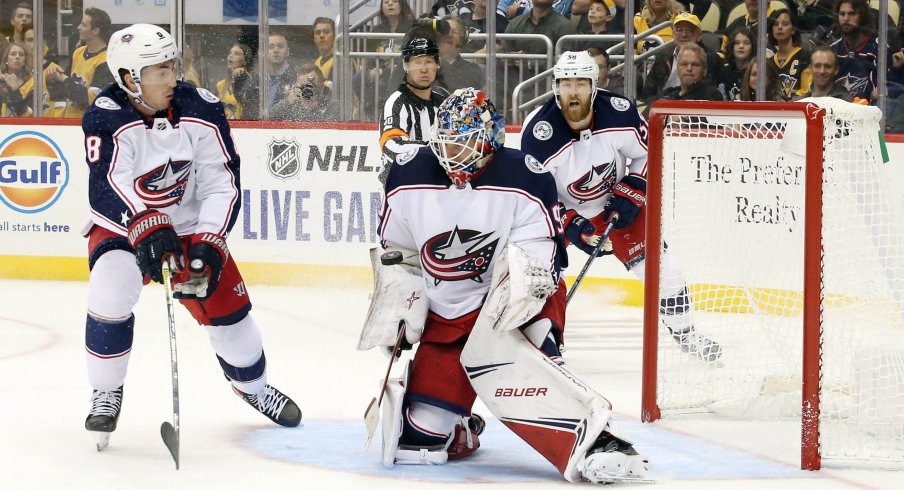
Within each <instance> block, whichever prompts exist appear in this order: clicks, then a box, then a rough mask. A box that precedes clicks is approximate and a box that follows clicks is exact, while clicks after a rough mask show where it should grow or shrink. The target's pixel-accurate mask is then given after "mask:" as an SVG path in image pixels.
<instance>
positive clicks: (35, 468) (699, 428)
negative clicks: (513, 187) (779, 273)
mask: <svg viewBox="0 0 904 490" xmlns="http://www.w3.org/2000/svg"><path fill="white" fill-rule="evenodd" d="M584 287H585V286H582V288H584ZM249 289H250V294H251V297H252V300H253V302H254V310H253V314H254V316H255V318H256V320H257V322H258V323H259V324H260V325H261V328H262V330H263V334H264V348H265V350H266V353H267V360H268V365H269V380H270V382H271V383H272V384H273V385H275V386H277V387H278V388H279V389H280V390H282V391H283V392H285V393H287V394H288V395H290V396H292V397H293V398H294V399H295V400H296V401H297V402H298V403H299V405H300V406H301V408H302V411H303V412H304V420H303V426H302V427H299V428H295V429H284V428H278V427H276V426H274V425H273V424H271V423H270V422H269V421H268V420H266V418H264V417H263V416H261V415H260V414H257V413H255V412H254V411H253V410H251V409H250V408H249V407H248V406H247V404H245V403H243V402H242V401H241V400H240V399H238V398H237V397H236V396H235V395H234V394H233V393H232V390H230V389H229V385H228V383H227V382H226V381H225V380H224V379H223V376H222V374H221V372H220V369H219V366H218V364H217V362H216V358H215V357H214V355H213V351H212V349H211V348H210V346H209V345H208V342H207V340H206V339H207V336H206V335H204V334H203V332H201V331H200V328H201V327H198V326H197V325H196V324H195V323H194V321H193V320H192V319H191V317H190V316H189V315H188V313H187V312H185V310H183V309H182V308H178V309H177V316H176V320H177V324H178V325H177V330H178V331H177V337H178V343H179V355H180V357H179V369H180V373H179V377H180V388H181V408H182V414H181V415H182V417H181V426H182V427H181V436H182V440H181V458H180V459H181V469H180V470H179V471H176V470H175V469H174V468H173V463H172V459H171V458H170V455H169V453H168V451H167V449H166V447H165V446H164V445H163V442H162V441H161V440H160V435H159V427H160V423H161V422H163V421H165V420H169V419H170V418H171V416H172V414H171V409H172V407H171V399H170V374H169V347H168V341H167V335H168V334H167V324H166V314H165V307H164V300H163V291H162V289H161V288H160V287H159V286H155V285H152V286H148V287H146V288H145V290H144V292H143V296H142V298H141V301H140V302H139V304H138V307H137V308H136V310H135V314H136V325H135V341H134V346H133V350H132V356H131V363H130V366H129V375H128V377H127V378H126V385H125V394H124V399H123V413H122V416H121V418H120V420H119V427H118V428H117V430H116V432H115V433H114V434H113V437H112V439H111V441H110V446H109V447H108V448H107V449H106V450H104V451H103V452H101V453H98V452H97V451H96V449H95V447H94V442H93V440H92V438H91V436H90V435H89V434H88V433H87V432H86V431H85V430H84V427H83V424H84V418H85V416H86V414H87V410H88V401H89V396H90V392H91V390H90V388H89V386H88V384H87V376H86V373H85V367H84V344H83V342H84V323H85V320H84V318H85V301H86V297H87V284H86V283H81V282H43V281H11V280H0V297H2V298H3V300H2V302H0V370H2V373H3V374H4V376H3V380H4V382H3V390H2V391H0V417H2V420H4V421H5V422H6V429H5V431H4V433H5V434H4V437H3V438H0V461H2V468H3V483H2V487H3V488H90V489H92V490H96V489H106V488H139V489H145V488H146V489H159V488H192V489H194V488H218V489H227V488H247V489H251V488H255V489H256V488H278V487H282V486H284V485H289V486H291V487H294V488H367V489H368V490H373V489H382V488H387V489H390V488H391V489H394V490H398V489H407V488H417V489H426V488H443V489H447V488H466V487H467V488H473V487H474V486H475V485H480V486H489V487H490V488H493V489H500V488H516V487H517V488H519V489H520V488H565V487H566V486H567V485H568V484H567V483H566V482H564V480H562V479H561V477H560V476H559V474H558V472H557V471H556V470H555V469H554V468H553V467H552V466H551V465H550V464H549V463H547V462H546V461H545V460H544V459H543V458H541V457H540V456H538V455H537V454H536V453H534V452H533V451H532V450H531V449H530V448H529V447H528V446H526V445H525V444H524V443H522V442H521V441H520V440H519V439H518V438H517V437H515V436H514V435H512V434H511V433H510V432H509V431H507V430H506V429H505V428H504V427H503V426H502V425H501V424H500V423H498V422H497V421H495V420H492V419H490V420H488V427H487V431H486V433H485V434H484V436H483V437H482V438H481V442H482V448H481V449H480V450H479V451H478V452H477V453H476V454H475V456H474V457H473V458H470V459H468V460H464V461H459V462H455V463H451V464H449V465H446V466H444V467H400V468H395V469H392V470H387V469H384V468H382V467H381V466H380V463H379V461H380V456H379V440H378V439H379V436H377V440H375V441H374V444H373V446H372V447H371V449H370V451H369V452H368V453H364V452H363V447H364V440H365V437H366V432H365V428H364V423H363V420H362V416H363V413H364V409H365V408H366V407H367V403H368V402H369V401H370V399H371V398H372V397H373V396H374V395H375V394H376V393H377V390H378V389H379V383H380V382H381V377H382V373H383V372H384V370H385V364H384V363H385V362H386V361H385V357H384V356H382V355H380V354H378V353H376V352H364V353H361V352H357V351H356V350H355V344H356V341H357V336H358V332H359V329H360V324H361V322H362V321H363V318H364V316H365V313H366V311H367V302H368V300H367V294H368V291H367V290H364V289H314V288H289V287H263V286H251V287H250V288H249ZM605 299H606V294H605V292H603V291H601V290H597V291H594V290H593V288H592V285H588V286H586V291H585V290H582V291H581V292H580V293H579V294H578V295H577V296H576V298H575V301H574V304H573V308H572V309H571V310H569V322H570V323H569V330H568V334H567V339H568V340H567V344H568V347H569V348H568V351H567V352H566V353H565V355H566V358H567V359H568V362H569V366H570V367H571V369H573V370H574V371H576V372H577V373H579V374H580V375H581V376H582V377H584V379H585V380H587V381H589V383H590V385H591V386H594V387H595V388H596V389H597V390H598V391H599V392H600V393H602V394H603V395H604V396H606V397H607V398H609V399H610V400H611V401H612V403H613V405H614V407H615V410H616V414H617V415H616V417H617V420H618V421H619V422H620V424H621V425H622V427H623V429H624V431H625V432H627V433H628V434H629V435H630V436H631V437H632V438H633V439H634V441H635V443H636V446H637V448H638V450H640V451H641V452H642V453H644V454H645V455H647V456H648V457H649V458H650V459H651V461H652V462H653V465H654V468H655V471H656V473H657V475H658V477H659V479H660V480H659V483H658V484H657V485H656V486H655V487H652V488H657V489H725V488H731V489H732V490H746V489H762V488H769V489H770V490H781V489H817V488H818V489H829V488H860V489H864V488H882V489H892V488H895V489H897V488H901V485H900V482H899V481H897V480H899V479H900V476H901V473H900V472H896V471H875V470H873V471H869V470H852V469H843V470H842V469H827V470H823V471H820V472H803V471H800V470H798V469H797V467H798V464H799V457H800V451H799V448H798V446H799V426H795V425H794V424H792V423H788V422H781V423H770V424H759V423H738V422H713V421H705V420H704V421H701V420H669V421H667V422H661V423H657V424H653V425H644V424H640V423H639V421H638V419H637V417H638V414H639V410H640V408H639V407H640V366H641V357H640V356H641V353H640V346H641V331H640V322H641V315H642V314H641V311H640V309H638V308H626V307H617V306H611V305H609V304H607V302H606V301H605ZM476 411H478V412H480V413H482V414H484V415H485V416H489V412H488V411H487V410H486V408H485V407H483V406H482V405H481V404H480V403H478V406H477V407H476ZM621 486H622V487H625V486H631V487H632V488H638V487H636V486H633V485H621Z"/></svg>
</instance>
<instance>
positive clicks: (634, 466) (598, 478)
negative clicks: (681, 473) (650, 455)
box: [581, 433, 655, 483]
mask: <svg viewBox="0 0 904 490" xmlns="http://www.w3.org/2000/svg"><path fill="white" fill-rule="evenodd" d="M603 437H604V438H603V439H601V440H600V441H599V444H598V445H597V447H596V448H595V449H591V450H590V452H589V454H588V455H587V458H586V459H585V460H584V464H583V468H581V476H582V477H583V478H584V479H585V480H587V481H589V482H591V483H615V482H636V483H653V482H655V480H654V479H653V478H652V472H651V471H650V468H651V466H650V462H649V461H648V460H647V459H646V458H645V457H643V456H641V455H640V454H638V453H637V451H636V450H635V449H634V446H632V445H631V444H630V443H628V442H626V441H623V440H621V439H618V438H616V437H613V436H611V435H609V434H606V433H604V435H603Z"/></svg>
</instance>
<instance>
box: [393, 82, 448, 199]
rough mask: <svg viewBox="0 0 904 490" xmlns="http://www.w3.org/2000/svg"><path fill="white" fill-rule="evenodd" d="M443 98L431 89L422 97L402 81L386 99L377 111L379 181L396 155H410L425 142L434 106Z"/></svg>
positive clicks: (434, 109)
mask: <svg viewBox="0 0 904 490" xmlns="http://www.w3.org/2000/svg"><path fill="white" fill-rule="evenodd" d="M444 98H445V97H444V95H443V94H441V93H438V92H435V91H434V92H431V93H430V100H424V99H422V98H420V97H418V96H417V95H415V94H414V92H412V91H411V89H410V88H409V87H408V85H407V84H405V83H403V84H401V85H400V86H399V89H398V90H396V91H395V92H393V93H392V94H390V96H389V98H387V99H386V102H385V103H384V104H383V112H382V114H381V115H380V148H381V150H382V151H383V168H382V169H381V170H380V175H379V179H380V182H381V183H384V184H385V183H386V175H387V174H388V173H389V167H390V165H392V163H393V162H395V161H396V158H397V157H398V156H399V155H405V154H408V153H410V154H411V155H413V154H414V153H415V152H417V150H418V149H419V148H420V147H421V146H423V145H426V144H427V142H428V141H429V139H430V126H432V125H433V120H434V119H435V116H436V108H437V107H438V106H439V105H440V103H442V101H443V99H444Z"/></svg>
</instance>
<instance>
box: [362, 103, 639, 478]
mask: <svg viewBox="0 0 904 490" xmlns="http://www.w3.org/2000/svg"><path fill="white" fill-rule="evenodd" d="M504 131H505V129H504V121H503V118H502V116H501V115H500V114H498V113H497V112H496V109H495V107H494V106H493V104H492V102H490V100H489V99H488V98H487V97H486V95H485V94H484V93H483V92H481V91H479V90H476V89H473V88H467V89H461V90H457V91H455V93H454V94H452V95H451V96H450V97H448V98H447V99H446V100H445V101H443V103H442V104H441V105H440V106H439V108H438V110H437V120H436V123H435V124H434V127H433V129H432V131H431V136H430V147H429V148H427V147H425V148H423V149H421V150H420V151H419V152H418V153H416V154H414V155H413V156H411V157H410V158H408V159H401V160H397V161H396V162H395V163H396V164H395V165H393V166H392V167H391V169H390V171H389V175H388V180H387V183H386V202H385V208H384V210H383V215H382V222H381V224H380V237H381V239H382V245H383V247H384V248H386V249H390V250H393V251H400V252H402V253H401V259H400V260H401V263H398V264H394V265H392V264H391V263H389V264H383V263H381V261H379V260H374V268H375V270H374V274H375V276H376V278H377V282H376V284H377V285H378V287H377V288H376V290H375V292H374V297H373V299H372V303H371V308H370V311H369V313H368V318H367V321H366V322H365V327H364V330H363V331H362V334H361V339H360V342H359V345H358V347H359V349H362V350H366V349H369V348H371V347H375V346H384V347H386V346H392V345H393V344H394V343H395V341H396V338H397V337H398V335H399V332H400V329H403V330H401V331H403V333H404V337H405V340H407V341H408V342H409V343H411V344H415V343H419V345H418V349H417V351H416V353H415V356H414V360H413V361H412V363H411V364H410V365H409V366H408V369H406V370H405V371H406V372H407V373H409V374H408V375H407V376H406V377H407V379H397V380H391V382H390V383H389V384H388V386H387V390H386V393H385V400H384V405H383V464H384V465H386V466H392V465H394V464H442V463H445V462H446V461H448V460H449V459H454V458H458V457H463V456H467V455H469V454H471V453H473V452H474V450H476V449H477V447H478V441H477V439H476V434H474V433H473V432H472V431H469V430H467V429H465V427H468V422H467V418H468V417H469V416H470V414H471V408H472V405H473V403H474V401H475V399H476V397H477V396H479V397H480V398H481V400H483V402H484V403H486V405H487V407H488V408H489V409H490V411H492V412H493V414H494V415H495V416H496V417H498V418H499V420H501V421H502V422H503V423H504V424H505V425H506V426H507V427H509V428H510V429H511V430H512V431H514V432H515V433H516V434H517V435H518V436H520V437H521V438H522V439H524V440H525V441H526V442H527V443H528V444H530V445H531V446H532V447H533V448H534V449H536V450H537V451H538V452H539V453H540V454H542V455H543V456H544V457H545V458H546V459H547V460H549V461H550V462H551V463H552V464H553V465H555V467H556V468H557V469H558V470H559V471H560V472H561V473H562V475H563V476H564V477H565V478H566V479H567V480H569V481H573V482H577V481H587V480H589V481H593V482H610V481H617V480H622V479H640V478H646V477H647V471H648V463H647V461H646V460H645V459H644V458H643V457H642V456H640V455H639V454H638V453H637V452H636V451H635V450H634V448H633V447H632V445H631V443H630V442H628V441H627V440H626V439H625V438H624V437H623V436H620V435H616V430H615V428H614V427H613V426H612V425H611V424H610V420H609V417H610V414H611V405H610V403H609V402H608V401H607V400H606V399H605V398H603V397H602V396H601V395H599V394H597V393H596V392H595V391H593V390H592V389H591V388H590V387H588V386H587V385H585V384H584V383H583V382H581V381H580V380H579V379H578V378H577V377H576V376H575V375H574V374H573V373H571V372H569V371H567V370H566V369H564V368H563V367H561V366H559V365H558V364H557V363H556V362H555V361H554V360H553V359H552V357H554V356H555V355H557V354H558V349H557V342H555V341H554V339H553V336H551V335H550V330H551V328H552V327H553V325H555V324H558V325H561V324H562V322H563V321H564V288H558V289H557V285H558V280H559V272H560V270H561V265H562V260H564V255H563V254H562V251H563V245H564V242H563V239H562V235H561V227H560V221H559V219H558V215H557V214H556V213H557V205H558V204H557V197H556V189H555V182H554V180H553V178H552V176H551V174H549V173H547V172H545V171H543V170H542V169H540V168H539V165H538V162H537V161H536V160H535V159H533V158H532V157H530V156H528V155H526V154H524V153H522V152H520V151H518V150H514V149H511V148H505V147H504V146H503V138H504V135H505V133H504ZM396 255H397V256H398V255H399V254H396Z"/></svg>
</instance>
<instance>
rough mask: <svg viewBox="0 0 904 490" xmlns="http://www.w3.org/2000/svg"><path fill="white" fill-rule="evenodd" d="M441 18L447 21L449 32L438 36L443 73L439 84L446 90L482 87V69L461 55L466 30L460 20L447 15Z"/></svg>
mask: <svg viewBox="0 0 904 490" xmlns="http://www.w3.org/2000/svg"><path fill="white" fill-rule="evenodd" d="M443 20H445V21H446V22H448V23H449V28H450V30H449V34H448V35H446V36H442V37H440V38H439V58H440V72H441V73H442V74H443V77H442V81H441V82H439V83H438V84H439V85H441V86H442V87H443V88H444V89H445V90H446V91H447V92H449V93H452V92H453V91H454V90H455V89H459V88H464V87H474V88H477V89H480V88H481V87H483V82H484V75H483V70H481V69H480V66H478V65H477V64H475V63H471V62H470V61H467V60H465V59H464V58H462V57H461V49H462V47H463V46H464V45H466V44H467V42H468V32H467V31H466V30H465V27H464V24H463V23H462V20H461V19H460V18H458V17H452V16H447V17H445V18H444V19H443Z"/></svg>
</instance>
